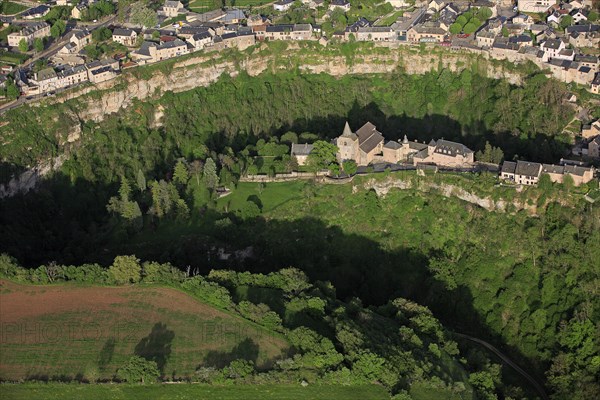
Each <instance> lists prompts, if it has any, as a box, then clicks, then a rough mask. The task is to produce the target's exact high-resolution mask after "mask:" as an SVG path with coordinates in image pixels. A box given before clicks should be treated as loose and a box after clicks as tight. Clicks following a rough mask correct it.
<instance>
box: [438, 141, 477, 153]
mask: <svg viewBox="0 0 600 400" xmlns="http://www.w3.org/2000/svg"><path fill="white" fill-rule="evenodd" d="M434 152H435V153H438V154H444V155H449V156H452V157H456V156H465V155H467V154H471V153H473V150H471V149H469V148H468V147H467V146H465V145H464V144H462V143H456V142H451V141H449V140H444V139H440V140H438V141H437V143H436V146H435V150H434Z"/></svg>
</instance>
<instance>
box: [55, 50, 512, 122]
mask: <svg viewBox="0 0 600 400" xmlns="http://www.w3.org/2000/svg"><path fill="white" fill-rule="evenodd" d="M266 48H267V45H265V44H263V45H262V46H259V47H257V48H255V49H253V50H247V51H246V52H243V53H240V54H238V55H237V56H236V57H235V60H233V58H234V57H231V56H230V54H229V55H228V54H220V53H215V52H213V53H198V54H194V55H192V56H190V58H186V59H184V60H181V61H177V60H175V62H174V64H173V65H172V66H171V65H170V66H169V68H164V69H160V68H155V67H156V66H158V65H159V64H157V65H155V66H150V67H149V68H152V70H151V72H150V73H149V74H146V75H149V76H145V77H143V78H142V77H140V75H142V74H141V73H142V72H144V69H145V68H148V67H138V68H134V69H131V70H127V71H124V73H123V74H122V75H121V76H120V77H119V78H117V79H114V80H111V81H106V82H103V83H100V84H98V85H95V86H94V85H88V86H85V87H81V88H77V89H74V90H71V91H69V92H67V93H65V94H64V95H62V96H59V97H57V98H53V99H51V100H49V103H53V102H64V101H65V100H70V99H74V98H78V97H81V96H83V95H85V94H89V95H90V96H85V97H83V98H82V102H81V103H80V104H78V107H77V110H76V112H77V113H78V114H79V115H78V117H79V119H80V121H89V120H92V121H96V122H99V121H101V120H102V119H103V118H104V117H105V116H106V115H108V114H111V113H115V112H117V111H119V110H120V109H123V108H126V107H127V106H129V105H130V104H131V102H132V100H133V99H138V100H146V99H150V98H158V97H160V96H162V95H163V94H164V93H165V92H167V91H173V92H184V91H187V90H191V89H194V88H197V87H201V86H207V85H210V84H211V83H213V82H215V81H216V80H217V79H219V77H220V76H222V75H224V74H227V75H230V76H236V75H237V74H239V73H240V72H241V71H244V72H246V73H247V74H248V75H250V76H256V75H259V74H261V73H263V72H277V71H278V70H290V68H297V69H298V70H300V71H306V72H307V73H315V74H318V73H325V74H329V75H332V76H335V77H341V76H344V75H348V74H383V73H389V72H390V71H393V70H396V69H403V70H404V71H405V72H406V73H408V74H424V73H427V72H429V71H431V70H437V69H439V68H446V69H449V70H451V71H453V72H460V71H462V70H464V69H465V68H473V67H474V66H476V67H477V68H478V70H479V72H480V73H482V74H484V75H486V76H488V77H491V78H496V79H506V80H508V81H509V82H510V83H512V84H521V82H522V76H521V75H520V74H518V73H516V72H514V71H509V70H508V69H506V68H504V67H502V64H498V63H492V62H490V61H488V60H487V59H486V57H485V56H484V55H482V54H480V53H478V54H472V53H470V52H468V51H464V50H463V51H450V50H445V51H443V52H421V51H419V49H417V48H409V47H399V48H398V47H396V48H387V49H379V48H378V50H380V51H374V52H373V53H372V54H369V52H368V51H365V50H363V52H362V53H364V54H357V55H355V56H353V57H351V58H349V57H346V56H343V55H341V54H336V52H332V53H328V52H324V53H320V52H316V56H314V57H304V56H303V55H304V54H305V53H306V52H307V50H306V49H303V48H300V47H299V46H298V45H297V44H296V45H295V46H292V45H288V48H287V49H286V50H285V52H283V54H281V53H274V52H265V49H266ZM381 50H384V51H383V52H382V51H381ZM160 114H162V113H160V112H159V115H160Z"/></svg>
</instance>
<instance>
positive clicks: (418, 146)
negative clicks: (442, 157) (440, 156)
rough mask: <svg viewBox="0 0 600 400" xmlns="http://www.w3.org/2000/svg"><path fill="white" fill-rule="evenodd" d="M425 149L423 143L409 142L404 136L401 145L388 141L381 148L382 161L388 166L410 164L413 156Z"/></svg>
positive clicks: (425, 146)
mask: <svg viewBox="0 0 600 400" xmlns="http://www.w3.org/2000/svg"><path fill="white" fill-rule="evenodd" d="M426 148H427V145H426V144H425V143H419V142H417V141H409V140H408V138H407V137H406V135H404V139H403V140H402V143H398V142H396V141H394V140H390V141H389V142H387V143H386V144H385V145H384V146H383V161H385V162H387V163H390V164H397V163H400V162H412V159H413V156H414V155H415V154H417V153H418V152H420V151H423V150H424V149H426Z"/></svg>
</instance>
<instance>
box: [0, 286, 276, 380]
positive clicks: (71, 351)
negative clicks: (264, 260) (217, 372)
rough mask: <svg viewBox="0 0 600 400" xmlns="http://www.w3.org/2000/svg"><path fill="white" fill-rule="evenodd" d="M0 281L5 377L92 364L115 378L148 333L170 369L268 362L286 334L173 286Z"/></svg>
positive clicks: (0, 361) (0, 365)
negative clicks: (233, 361)
mask: <svg viewBox="0 0 600 400" xmlns="http://www.w3.org/2000/svg"><path fill="white" fill-rule="evenodd" d="M0 284H1V286H0V287H1V291H0V322H1V323H2V324H3V337H2V341H1V342H0V376H1V377H2V378H4V379H21V378H25V377H35V376H39V377H41V378H43V377H57V376H61V375H64V376H68V377H73V376H75V375H76V374H80V373H85V371H86V369H88V368H90V367H98V368H99V369H100V371H101V376H102V377H104V378H110V377H111V376H112V375H113V374H114V373H115V371H116V369H117V368H118V367H119V366H120V365H122V364H123V363H124V362H125V361H126V360H127V358H129V357H130V356H131V355H133V354H134V352H135V353H137V352H138V351H140V350H136V348H138V347H137V346H140V343H142V342H143V341H144V339H150V345H148V346H147V348H148V349H149V350H147V353H146V354H157V355H158V356H159V357H162V354H164V359H165V360H166V363H165V365H164V368H163V372H164V374H165V375H167V376H169V377H170V376H173V375H174V376H176V377H183V376H189V375H192V374H193V372H194V370H195V369H196V367H197V366H198V365H216V366H222V365H221V364H224V363H227V362H228V361H230V360H231V359H234V358H240V357H244V358H249V359H253V360H254V361H255V362H256V363H257V365H259V366H260V365H262V366H268V365H269V364H270V362H271V361H272V360H273V359H275V358H277V357H279V356H280V355H281V353H282V351H284V350H285V348H287V343H286V342H285V340H284V339H282V338H281V337H279V336H277V335H273V334H271V332H268V331H266V330H265V329H263V328H261V327H258V326H256V325H254V324H253V323H251V322H249V321H246V320H244V319H242V318H239V317H236V316H233V315H230V314H228V313H226V312H224V311H221V310H217V309H215V308H213V307H211V306H208V305H206V304H203V303H200V302H199V301H197V300H196V299H194V298H192V297H191V296H188V295H186V294H184V293H182V292H180V291H177V290H174V289H169V288H158V287H131V288H127V287H124V288H110V287H77V286H69V285H62V286H61V285H53V286H27V285H17V284H14V283H12V282H7V281H0ZM159 324H160V325H159ZM138 349H139V348H138Z"/></svg>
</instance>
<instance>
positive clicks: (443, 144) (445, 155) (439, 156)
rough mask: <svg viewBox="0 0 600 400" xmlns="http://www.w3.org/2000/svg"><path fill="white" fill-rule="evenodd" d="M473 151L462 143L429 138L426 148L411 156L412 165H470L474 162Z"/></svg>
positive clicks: (461, 166) (459, 166) (460, 166)
mask: <svg viewBox="0 0 600 400" xmlns="http://www.w3.org/2000/svg"><path fill="white" fill-rule="evenodd" d="M474 155H475V153H474V152H473V150H471V149H469V148H468V147H467V146H465V145H464V144H462V143H456V142H451V141H449V140H444V139H440V140H438V141H435V140H433V139H432V140H431V142H429V144H428V145H427V148H425V149H423V150H421V151H419V152H418V153H416V154H415V155H414V156H413V163H414V165H417V164H435V165H439V166H444V167H456V168H464V167H470V166H471V165H472V164H473V163H474V162H475V158H474Z"/></svg>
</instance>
